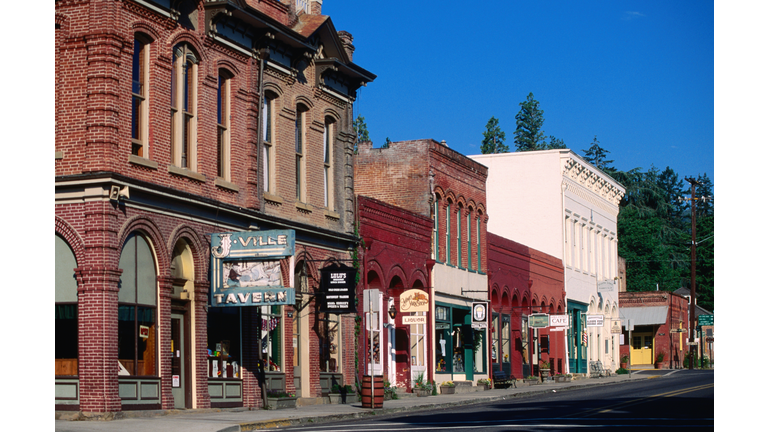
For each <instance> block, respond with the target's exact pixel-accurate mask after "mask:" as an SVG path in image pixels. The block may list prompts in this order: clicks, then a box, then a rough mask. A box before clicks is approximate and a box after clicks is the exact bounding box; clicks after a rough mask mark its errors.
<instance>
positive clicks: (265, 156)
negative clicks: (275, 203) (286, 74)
mask: <svg viewBox="0 0 768 432" xmlns="http://www.w3.org/2000/svg"><path fill="white" fill-rule="evenodd" d="M276 101H277V97H276V96H273V95H272V94H268V93H266V92H265V93H264V97H263V100H262V103H261V115H262V119H261V129H262V131H261V133H262V139H261V144H262V155H261V156H262V161H261V163H262V181H263V182H264V186H263V189H264V192H266V193H269V194H276V193H277V190H276V177H275V139H274V137H275V126H276V125H275V118H274V117H275V116H274V112H275V103H276Z"/></svg>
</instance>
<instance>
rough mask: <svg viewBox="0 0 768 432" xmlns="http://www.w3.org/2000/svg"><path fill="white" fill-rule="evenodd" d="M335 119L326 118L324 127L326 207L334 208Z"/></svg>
mask: <svg viewBox="0 0 768 432" xmlns="http://www.w3.org/2000/svg"><path fill="white" fill-rule="evenodd" d="M333 136H334V123H333V119H331V118H326V119H325V128H324V129H323V163H324V165H323V189H324V191H325V198H324V199H325V207H326V208H327V209H329V210H333Z"/></svg>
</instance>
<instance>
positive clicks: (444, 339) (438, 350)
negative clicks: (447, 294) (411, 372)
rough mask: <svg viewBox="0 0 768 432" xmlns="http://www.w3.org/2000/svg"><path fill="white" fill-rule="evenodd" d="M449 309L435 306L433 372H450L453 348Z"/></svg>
mask: <svg viewBox="0 0 768 432" xmlns="http://www.w3.org/2000/svg"><path fill="white" fill-rule="evenodd" d="M451 330H452V329H451V310H450V309H449V308H447V307H445V306H435V363H436V364H435V372H446V373H447V372H451V371H452V370H453V369H452V365H453V348H452V346H453V345H452V339H451V337H452V332H451Z"/></svg>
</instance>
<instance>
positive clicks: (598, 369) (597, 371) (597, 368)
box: [589, 360, 611, 378]
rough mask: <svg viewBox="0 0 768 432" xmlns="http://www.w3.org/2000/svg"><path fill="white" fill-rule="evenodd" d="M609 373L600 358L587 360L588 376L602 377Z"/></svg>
mask: <svg viewBox="0 0 768 432" xmlns="http://www.w3.org/2000/svg"><path fill="white" fill-rule="evenodd" d="M610 374H611V373H610V371H608V370H606V369H604V368H603V363H602V362H601V361H600V360H598V361H591V362H589V377H590V378H602V377H607V376H610Z"/></svg>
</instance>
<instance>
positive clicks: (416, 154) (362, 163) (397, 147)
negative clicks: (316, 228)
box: [355, 139, 490, 388]
mask: <svg viewBox="0 0 768 432" xmlns="http://www.w3.org/2000/svg"><path fill="white" fill-rule="evenodd" d="M487 176H488V170H487V168H486V167H485V166H483V165H481V164H479V163H477V162H475V161H473V160H471V159H469V158H468V157H466V156H464V155H462V154H460V153H458V152H456V151H455V150H452V149H450V148H449V147H448V146H446V145H445V144H444V143H438V142H437V141H435V140H431V139H425V140H413V141H399V142H394V143H390V145H389V148H376V149H374V148H372V146H371V143H370V142H367V143H359V145H358V153H357V155H355V191H356V193H359V194H361V195H365V196H367V197H370V198H374V199H376V200H379V201H383V202H385V203H387V204H391V205H393V206H396V207H399V208H402V209H405V210H407V211H409V212H413V213H416V214H418V215H421V216H423V217H427V218H429V219H430V220H431V221H432V224H433V225H432V235H431V239H430V240H431V253H430V259H429V261H428V262H427V265H426V269H427V271H428V272H429V274H428V281H427V285H425V286H421V285H420V284H421V281H419V282H418V283H414V285H411V286H406V287H405V288H408V289H417V290H420V291H422V292H423V293H424V294H426V295H427V297H428V301H429V308H428V310H427V311H426V312H413V314H415V315H418V314H425V315H426V323H427V325H426V329H425V330H424V333H423V335H424V336H426V338H424V337H420V335H419V334H418V332H419V331H420V330H415V331H416V332H417V334H416V335H413V332H414V330H410V332H411V336H410V338H411V339H410V340H411V342H412V343H413V342H414V341H421V340H424V341H426V357H425V359H424V362H425V363H424V364H422V363H421V360H420V358H419V357H418V356H416V355H412V357H411V362H412V363H411V367H410V375H411V376H410V377H408V376H405V377H403V376H401V375H398V376H397V379H398V382H399V383H402V380H403V379H405V380H408V379H410V381H411V382H410V383H405V384H406V387H408V388H411V387H412V385H413V380H415V379H416V377H418V375H419V374H422V373H423V376H424V377H425V378H427V379H429V380H434V381H435V382H436V383H437V384H438V385H439V384H440V383H441V382H444V381H471V382H476V381H477V380H478V379H480V378H487V377H488V376H489V371H490V361H489V358H488V353H489V352H490V351H489V347H488V343H489V335H488V324H489V321H490V320H489V317H488V316H487V315H486V314H485V312H486V311H487V307H488V277H487V275H486V270H487V262H486V260H487V257H486V241H487V240H486V227H487V224H488V215H487V213H486V204H485V181H486V178H487ZM389 288H398V287H394V286H391V285H390V287H389ZM400 294H401V293H400V292H399V291H391V292H389V294H388V295H389V296H392V297H395V296H398V295H400ZM400 300H401V299H400ZM393 301H394V299H393ZM476 303H482V305H481V307H482V313H480V314H478V315H477V316H478V318H479V320H474V319H473V316H475V310H473V309H474V307H473V306H474V305H475V304H476ZM394 304H395V305H398V304H399V305H400V306H398V307H399V308H401V309H398V313H402V312H403V310H402V302H400V303H398V302H394ZM477 321H479V322H477ZM398 323H401V321H398ZM398 325H399V324H398ZM411 327H412V328H413V327H415V326H414V325H412V326H411ZM399 334H403V337H405V336H406V332H405V331H403V332H402V333H399V332H398V331H397V329H396V330H395V335H394V336H395V338H398V337H399V336H398V335H399ZM398 344H400V342H399V341H398V340H395V341H394V343H393V346H395V347H397V346H398ZM398 352H400V351H398ZM398 367H399V366H398Z"/></svg>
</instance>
